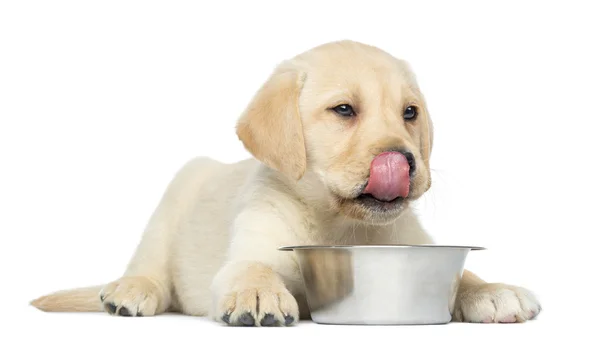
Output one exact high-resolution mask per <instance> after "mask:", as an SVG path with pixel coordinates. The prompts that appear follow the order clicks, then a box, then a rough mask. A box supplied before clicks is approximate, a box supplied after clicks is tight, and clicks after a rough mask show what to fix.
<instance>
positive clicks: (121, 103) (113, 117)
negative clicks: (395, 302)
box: [0, 0, 600, 338]
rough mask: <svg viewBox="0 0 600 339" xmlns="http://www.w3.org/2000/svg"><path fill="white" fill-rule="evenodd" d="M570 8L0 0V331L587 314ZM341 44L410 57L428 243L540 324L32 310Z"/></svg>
mask: <svg viewBox="0 0 600 339" xmlns="http://www.w3.org/2000/svg"><path fill="white" fill-rule="evenodd" d="M209 4H210V5H209ZM584 4H585V3H584V2H581V3H578V2H575V1H563V2H553V3H552V4H550V3H549V2H542V1H540V2H533V1H522V2H514V3H512V2H509V1H501V2H495V3H492V2H487V1H486V2H484V1H472V2H470V3H466V2H457V1H446V2H442V1H440V2H435V3H434V2H428V1H411V2H406V3H401V2H398V1H393V2H392V1H389V2H380V1H374V0H369V1H362V2H357V3H351V2H348V1H343V2H332V1H328V2H325V1H323V2H318V3H310V2H308V1H295V2H277V3H275V2H273V3H266V2H259V1H256V0H253V1H247V2H243V1H240V2H231V1H219V2H216V1H215V2H207V3H206V4H201V2H200V1H190V2H183V1H163V2H157V1H123V0H121V1H95V2H92V1H24V0H22V1H3V2H1V4H0V114H1V115H0V151H1V153H0V155H1V157H0V162H1V163H0V204H1V205H0V206H1V210H0V241H1V244H2V246H1V247H0V251H1V256H0V260H1V264H2V265H1V266H2V270H1V272H2V273H1V274H0V275H1V280H0V284H1V291H2V293H3V296H2V305H3V306H2V307H1V308H0V312H1V317H0V323H2V324H4V325H3V326H0V328H1V329H0V331H6V332H10V331H11V330H12V329H14V330H18V331H19V335H18V336H19V337H20V336H23V337H25V336H28V335H29V334H31V335H40V334H44V335H48V336H54V335H60V336H61V337H63V338H67V337H68V338H79V337H86V338H91V337H98V338H103V337H107V336H108V337H110V336H113V337H114V336H115V335H118V336H121V335H124V336H129V337H142V336H151V337H153V336H155V337H158V336H163V337H164V336H165V335H169V334H171V335H172V337H175V336H176V335H185V336H187V337H207V336H209V335H210V336H211V337H212V335H228V333H230V334H233V335H243V336H257V335H271V334H272V335H276V336H279V337H281V336H297V337H299V336H304V335H311V336H313V335H331V334H334V335H337V336H343V335H346V333H353V332H356V333H357V334H360V335H361V336H371V335H380V334H381V335H383V334H388V335H390V336H396V335H397V336H406V335H411V336H415V335H417V336H427V335H438V336H439V335H443V336H458V335H460V336H463V337H465V336H473V337H475V336H476V337H506V336H513V337H530V338H531V337H532V336H536V335H539V334H542V333H543V334H545V333H546V332H547V333H558V332H559V331H561V330H566V329H568V330H569V331H570V333H571V334H573V332H572V331H573V329H574V328H582V327H584V326H588V325H589V324H591V321H594V318H593V316H594V315H595V314H597V312H596V310H597V308H598V296H597V293H598V279H597V278H596V277H594V273H595V272H597V270H598V269H597V268H598V263H597V259H594V258H597V257H598V255H597V254H596V253H595V252H596V251H595V246H596V234H597V228H598V226H600V220H599V218H598V216H597V210H598V206H597V204H598V191H599V189H600V181H599V179H598V173H599V172H600V171H599V166H598V153H597V152H596V151H597V148H598V145H599V144H600V138H599V136H598V134H599V133H598V122H599V119H598V116H599V114H600V105H599V103H598V100H597V96H598V93H599V83H598V79H599V76H600V66H599V62H598V60H600V53H599V51H598V32H600V24H599V21H598V18H597V13H598V9H597V8H594V7H593V2H591V1H590V2H587V4H585V5H584ZM338 39H353V40H357V41H361V42H365V43H369V44H373V45H376V46H378V47H381V48H383V49H385V50H387V51H389V52H390V53H392V54H394V55H396V56H398V57H400V58H404V59H406V60H407V61H408V62H409V63H411V64H412V66H413V68H414V70H415V72H416V73H417V75H418V79H419V81H420V84H421V87H422V89H423V91H424V92H425V95H426V98H427V100H428V104H429V106H430V109H431V111H432V115H433V120H434V125H435V143H434V151H433V157H432V167H433V168H434V172H433V175H434V185H433V188H432V190H431V192H429V193H428V194H427V195H426V196H425V197H424V198H423V200H422V201H421V203H420V204H419V205H418V208H419V213H420V214H421V217H422V220H423V223H424V224H425V227H426V228H427V229H428V230H429V231H430V232H431V233H432V234H433V235H434V237H435V238H436V240H437V242H438V243H443V244H469V245H480V246H486V247H487V248H488V250H487V251H485V252H474V253H472V254H470V255H469V258H468V262H467V268H469V269H471V270H473V271H475V272H476V273H478V274H479V275H481V276H482V277H483V278H484V279H487V280H489V281H502V282H506V283H511V284H517V285H522V286H525V287H528V288H530V289H531V290H533V291H534V292H535V293H536V294H537V295H538V296H539V297H540V299H541V301H542V306H543V308H544V310H543V312H542V314H541V315H540V317H539V319H538V320H536V321H534V322H529V323H525V324H516V325H479V324H450V325H444V326H431V327H421V326H417V327H343V326H342V327H337V326H324V325H316V324H313V323H310V322H304V323H301V324H300V325H299V326H298V327H296V328H279V329H246V328H241V329H239V328H233V329H230V328H222V327H221V326H219V325H217V324H214V323H212V322H210V321H207V320H206V319H202V318H192V317H185V316H180V315H164V316H160V317H154V318H143V319H141V318H137V319H133V318H117V317H109V316H107V315H106V314H102V313H96V314H48V313H43V312H40V311H38V310H36V309H34V308H32V307H30V306H29V305H28V302H29V301H30V300H31V299H33V298H35V297H38V296H40V295H42V294H46V293H48V292H52V291H54V290H57V289H63V288H70V287H78V286H85V285H91V284H97V283H103V282H108V281H111V280H113V279H115V278H118V276H119V275H120V274H121V273H122V271H123V269H124V268H125V265H126V263H127V261H128V260H129V258H130V256H131V255H132V254H133V249H134V247H135V245H136V244H137V241H138V239H139V236H140V235H141V233H142V231H143V228H144V226H145V223H146V221H147V219H148V218H149V216H150V214H151V212H152V210H153V209H154V207H155V206H156V204H157V202H158V199H159V198H160V196H161V194H162V192H163V190H164V188H165V186H166V184H167V183H168V181H169V180H170V179H171V177H172V175H173V174H174V172H175V171H176V170H177V169H178V168H179V167H180V166H181V165H182V164H183V163H184V162H185V161H187V160H188V159H190V158H191V157H194V156H197V155H207V156H211V157H214V158H217V159H219V160H221V161H226V162H234V161H238V160H241V159H244V158H245V157H247V156H248V154H247V153H246V152H245V151H244V149H243V148H242V145H241V143H240V142H238V140H237V137H236V136H235V134H234V124H235V121H236V119H237V117H238V116H239V114H240V113H241V111H242V110H243V108H244V107H245V105H246V103H247V102H248V100H249V99H250V98H251V97H252V95H253V94H254V92H255V91H256V89H257V88H258V86H260V84H261V83H262V81H263V80H265V79H266V77H267V75H268V74H269V72H270V71H271V69H272V68H273V67H274V66H275V65H276V64H277V63H278V62H279V61H281V60H283V59H284V58H288V57H292V56H293V55H295V54H297V53H300V52H302V51H304V50H306V49H308V48H311V47H314V46H316V45H318V44H321V43H325V42H329V41H332V40H338ZM6 325H8V326H6ZM228 331H229V332H228ZM257 331H258V332H257ZM280 331H281V332H280ZM0 333H1V332H0ZM0 336H1V337H4V335H3V334H0Z"/></svg>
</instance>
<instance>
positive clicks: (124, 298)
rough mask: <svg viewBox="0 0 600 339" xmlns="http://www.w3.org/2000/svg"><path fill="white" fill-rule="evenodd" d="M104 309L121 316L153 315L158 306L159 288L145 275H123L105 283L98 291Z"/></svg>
mask: <svg viewBox="0 0 600 339" xmlns="http://www.w3.org/2000/svg"><path fill="white" fill-rule="evenodd" d="M100 301H102V304H103V306H104V310H105V311H106V312H107V313H109V314H111V315H117V316H122V317H132V316H136V317H140V316H151V315H154V314H155V313H156V311H157V308H158V302H159V290H158V287H157V285H156V284H155V283H153V282H152V281H151V280H150V279H148V278H145V277H124V278H121V279H119V280H117V281H115V282H112V283H110V284H108V285H106V286H105V287H104V288H103V289H102V291H101V292H100Z"/></svg>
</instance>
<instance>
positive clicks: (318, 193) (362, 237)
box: [32, 41, 541, 326]
mask: <svg viewBox="0 0 600 339" xmlns="http://www.w3.org/2000/svg"><path fill="white" fill-rule="evenodd" d="M340 104H349V105H352V107H354V109H355V111H356V113H357V114H356V116H354V117H341V116H339V115H337V114H335V113H334V112H333V111H332V109H331V108H332V107H335V106H336V105H340ZM408 105H414V106H415V107H417V108H418V116H417V118H416V120H414V121H405V120H404V119H403V114H402V113H403V111H404V109H405V108H406V107H407V106H408ZM237 135H238V137H239V138H240V140H241V141H242V143H243V144H244V146H245V147H246V149H247V150H248V151H249V152H250V153H251V154H252V155H253V156H254V158H252V159H248V160H244V161H241V162H238V163H235V164H222V163H219V162H217V161H215V160H212V159H208V158H196V159H192V160H191V161H190V162H189V163H187V164H186V165H185V166H183V168H182V169H181V170H180V171H179V172H178V173H177V174H176V175H175V177H174V178H173V180H172V182H171V183H170V184H169V186H168V187H167V189H166V192H165V193H164V196H163V197H162V199H161V201H160V203H159V205H158V206H157V208H156V210H155V211H154V214H153V215H152V218H151V220H150V221H149V224H148V225H147V228H146V230H145V232H144V234H143V236H142V239H141V241H140V243H139V245H138V247H137V250H136V253H135V255H134V257H133V258H132V259H131V261H130V262H129V265H128V267H127V269H126V271H125V273H124V275H123V277H121V278H119V279H117V280H115V281H114V282H111V283H109V284H107V285H105V286H98V287H90V288H84V289H77V290H67V291H61V292H57V293H55V294H51V295H48V296H43V297H40V298H38V299H36V300H34V301H32V304H33V305H34V306H35V307H37V308H39V309H42V310H45V311H102V310H106V311H108V312H109V313H111V314H116V315H131V316H151V315H157V314H160V313H163V312H166V311H175V312H181V313H184V314H189V315H196V316H210V317H211V318H213V319H215V320H216V321H219V322H224V323H228V324H230V325H254V326H263V325H292V324H294V323H296V322H297V321H298V319H300V318H303V319H306V318H308V317H309V312H308V309H307V305H306V300H305V297H304V291H303V286H302V281H301V277H300V271H299V268H298V264H297V262H296V258H295V257H294V254H293V252H282V251H278V250H277V248H279V247H280V246H286V245H301V244H311V245H315V244H382V243H385V244H399V243H403V244H430V243H433V241H432V239H431V237H430V236H429V235H428V234H427V233H426V232H425V231H424V230H423V228H422V227H421V225H420V223H419V221H418V219H417V218H416V216H415V214H414V213H413V212H412V210H411V205H410V203H411V202H412V201H415V200H416V199H418V198H420V197H421V196H422V195H423V194H424V193H425V192H426V191H427V190H428V189H429V188H430V186H431V175H430V170H429V159H430V155H431V151H432V146H433V123H432V119H431V116H430V114H429V112H428V109H427V106H426V103H425V100H424V96H423V94H422V93H421V91H420V89H419V87H418V84H417V82H416V79H415V77H414V75H413V73H412V71H411V70H410V68H409V66H408V65H407V64H406V63H405V62H404V61H402V60H400V59H397V58H395V57H393V56H391V55H389V54H388V53H386V52H384V51H382V50H380V49H378V48H376V47H373V46H369V45H365V44H362V43H358V42H353V41H339V42H333V43H328V44H324V45H320V46H317V47H315V48H313V49H311V50H308V51H306V52H304V53H302V54H299V55H297V56H295V57H294V58H292V59H290V60H287V61H285V62H283V63H282V64H281V65H279V66H278V67H277V68H276V69H275V71H274V72H273V73H272V74H271V75H270V77H269V78H268V79H267V80H266V82H265V83H264V85H263V86H262V88H260V89H259V91H258V92H257V93H256V95H255V97H254V98H253V100H251V102H250V103H249V105H248V107H247V109H246V111H245V112H244V114H243V115H242V116H241V118H240V120H239V123H238V124H237ZM399 148H401V149H404V150H408V151H410V152H412V153H413V154H414V156H415V164H416V171H415V175H414V177H413V178H412V180H411V188H410V193H409V197H408V198H407V199H404V200H403V201H401V202H399V203H390V204H383V205H381V207H378V208H373V207H369V206H366V205H364V204H362V203H360V202H359V201H358V200H357V199H356V198H357V197H358V196H359V194H360V192H361V190H362V189H363V188H364V186H365V183H366V181H367V179H368V176H369V167H370V163H371V161H372V159H373V157H374V156H376V155H377V154H378V153H380V152H383V151H386V150H390V149H399ZM324 267H326V265H325V266H324ZM324 269H325V268H324ZM326 273H327V272H321V273H319V272H312V273H311V274H316V275H317V276H318V274H326ZM540 310H541V308H540V304H539V302H538V301H537V299H536V298H535V296H533V294H532V293H531V292H529V291H528V290H526V289H524V288H521V287H516V286H510V285H505V284H490V283H486V282H484V281H483V280H481V279H480V278H478V277H477V276H476V275H474V274H473V273H471V272H469V271H465V272H464V274H463V276H462V280H461V282H460V286H459V287H458V296H457V298H456V302H455V307H454V312H453V319H454V320H455V321H470V322H515V321H525V320H529V319H532V318H534V317H535V316H536V315H537V314H538V313H539V312H540ZM267 315H268V316H267Z"/></svg>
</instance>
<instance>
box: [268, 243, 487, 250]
mask: <svg viewBox="0 0 600 339" xmlns="http://www.w3.org/2000/svg"><path fill="white" fill-rule="evenodd" d="M353 248H358V249H360V248H454V249H469V250H471V251H481V250H486V249H487V248H485V247H481V246H467V245H438V244H421V245H408V244H380V245H296V246H282V247H279V248H278V250H280V251H293V250H304V249H353Z"/></svg>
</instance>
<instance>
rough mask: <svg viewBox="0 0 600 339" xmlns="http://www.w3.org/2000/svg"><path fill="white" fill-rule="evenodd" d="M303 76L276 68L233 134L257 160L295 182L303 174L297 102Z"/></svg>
mask: <svg viewBox="0 0 600 339" xmlns="http://www.w3.org/2000/svg"><path fill="white" fill-rule="evenodd" d="M303 82H304V75H303V74H301V73H299V72H298V71H296V70H293V69H284V68H281V67H278V68H277V69H276V70H275V71H274V72H273V74H271V76H270V77H269V79H268V80H267V81H266V82H265V83H264V84H263V85H262V87H261V88H260V89H259V91H258V92H257V93H256V95H255V96H254V98H253V99H252V100H251V102H250V104H249V105H248V107H247V108H246V110H245V112H244V113H243V114H242V116H241V117H240V119H239V121H238V123H237V127H236V133H237V135H238V138H239V139H240V140H241V141H242V143H243V144H244V147H245V148H246V150H248V152H250V153H251V154H252V155H253V156H254V157H255V158H256V159H258V160H259V161H261V162H263V163H264V164H265V165H267V166H269V167H270V168H273V169H275V170H278V171H280V172H282V173H284V174H286V175H288V176H290V177H291V178H294V179H296V180H298V179H300V178H302V176H303V175H304V172H305V171H306V149H305V146H304V133H303V129H302V121H301V119H300V112H299V109H298V98H299V96H300V90H301V89H302V84H303Z"/></svg>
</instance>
